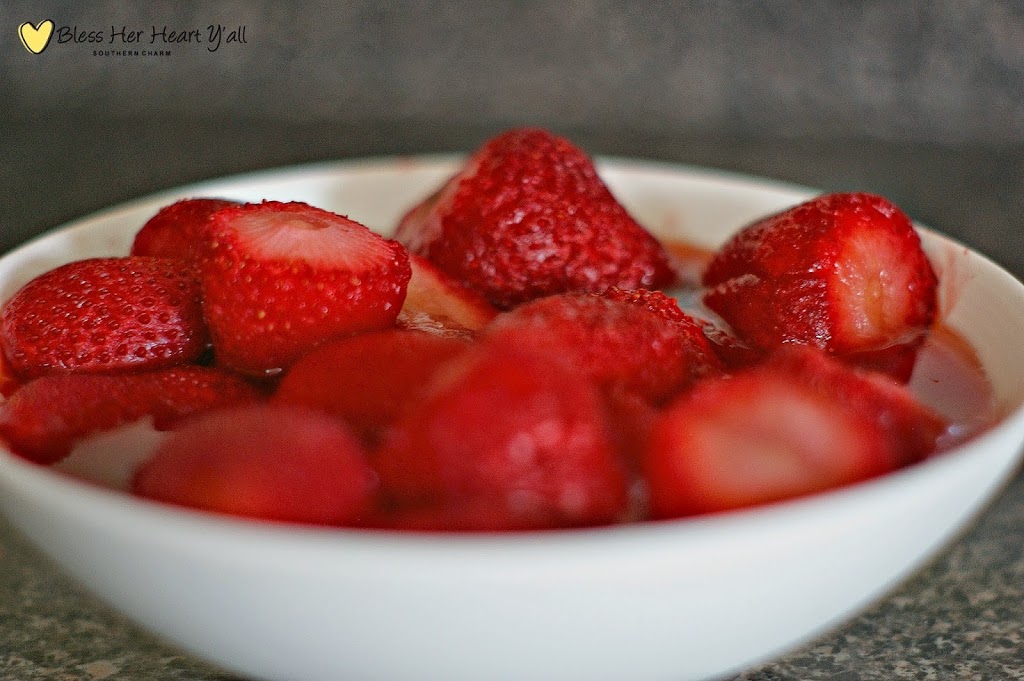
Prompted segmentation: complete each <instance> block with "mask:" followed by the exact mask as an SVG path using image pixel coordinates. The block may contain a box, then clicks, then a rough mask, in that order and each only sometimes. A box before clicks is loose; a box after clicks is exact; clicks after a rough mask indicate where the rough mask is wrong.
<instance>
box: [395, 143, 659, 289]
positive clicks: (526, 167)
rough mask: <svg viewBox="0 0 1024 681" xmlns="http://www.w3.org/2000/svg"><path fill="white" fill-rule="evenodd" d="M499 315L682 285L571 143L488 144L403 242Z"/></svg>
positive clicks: (404, 232) (405, 225) (420, 210)
mask: <svg viewBox="0 0 1024 681" xmlns="http://www.w3.org/2000/svg"><path fill="white" fill-rule="evenodd" d="M396 238H397V239H398V240H399V241H401V242H402V243H403V244H405V246H406V247H407V248H408V249H409V250H410V251H411V252H413V253H417V254H419V255H422V256H424V257H426V258H428V259H429V260H430V261H431V262H433V263H434V264H435V265H437V267H438V268H439V269H441V270H442V271H444V272H447V273H448V274H450V275H452V276H453V277H455V278H456V279H458V280H460V281H461V282H463V283H464V284H466V285H467V286H469V287H470V288H472V289H475V290H477V291H479V292H480V293H482V294H483V295H484V296H485V297H486V298H487V299H488V300H490V301H491V302H492V303H493V304H494V305H496V306H498V307H499V308H508V307H511V306H513V305H516V304H518V303H521V302H524V301H527V300H531V299H534V298H539V297H541V296H545V295H550V294H553V293H562V292H567V291H586V292H600V291H603V290H604V289H606V288H608V287H609V286H620V287H622V288H637V287H639V286H646V287H659V286H666V285H669V284H671V283H673V282H674V281H675V273H674V271H673V268H672V264H671V262H670V258H669V256H668V254H667V253H666V252H665V250H664V248H662V246H661V244H660V243H658V241H657V240H656V239H654V237H652V236H651V235H650V234H649V233H648V232H647V231H646V230H645V229H644V228H643V227H641V226H640V225H639V224H638V223H637V222H636V221H635V220H634V219H633V218H632V217H630V215H629V214H628V213H627V212H626V210H625V209H624V208H623V207H622V206H621V204H619V203H618V201H616V200H615V198H614V197H613V196H612V194H611V192H610V191H609V190H608V188H607V186H605V184H604V182H603V181H602V180H601V178H600V177H598V174H597V171H596V170H595V168H594V164H593V162H592V161H591V160H590V158H588V157H587V156H586V154H584V153H583V152H582V151H581V150H579V149H578V148H576V147H575V146H573V145H572V144H571V143H570V142H569V141H567V140H565V139H563V138H560V137H556V136H554V135H552V134H550V133H548V132H546V131H543V130H537V129H532V128H527V129H519V130H511V131H509V132H506V133H504V134H502V135H499V136H498V137H495V138H494V139H492V140H490V141H488V142H487V143H486V144H485V145H484V146H483V147H482V148H481V149H479V150H478V151H477V152H476V153H475V154H474V155H473V156H472V158H471V159H470V160H469V162H468V163H467V164H466V165H465V167H464V168H463V169H462V171H461V172H460V173H459V174H458V175H456V176H455V177H454V178H452V179H451V180H450V181H449V182H448V183H447V184H446V185H445V186H444V187H443V188H442V189H441V190H440V191H439V192H437V193H436V194H435V195H434V196H432V197H430V198H429V199H427V200H426V201H425V202H424V203H423V204H421V205H419V206H417V207H415V208H413V209H412V210H411V211H410V212H409V213H408V214H407V215H406V217H405V218H404V219H403V220H402V221H401V224H400V225H399V227H398V232H397V237H396Z"/></svg>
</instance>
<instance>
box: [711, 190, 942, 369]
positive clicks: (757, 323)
mask: <svg viewBox="0 0 1024 681" xmlns="http://www.w3.org/2000/svg"><path fill="white" fill-rule="evenodd" d="M704 284H705V286H706V287H708V291H707V292H706V294H705V296H704V302H705V303H706V304H707V306H708V307H709V308H711V309H712V310H714V311H715V312H717V313H718V314H720V315H721V316H722V317H723V318H724V319H725V320H726V321H727V322H728V323H729V325H730V326H731V327H732V328H733V330H734V331H736V333H737V334H739V336H740V337H741V338H742V339H743V340H745V341H747V342H748V343H750V344H752V345H754V346H757V347H760V348H763V349H773V348H777V347H779V346H781V345H783V344H788V343H798V344H804V345H813V346H815V347H819V348H822V349H824V350H827V351H828V352H830V353H832V354H836V355H845V354H849V353H860V352H867V351H876V350H879V349H882V348H887V347H889V346H893V345H899V344H901V343H906V342H912V341H914V340H915V339H917V338H918V337H920V336H921V335H922V334H923V333H925V331H926V330H927V329H928V327H929V326H930V325H931V323H932V320H933V319H934V317H935V307H936V293H935V291H936V278H935V273H934V272H933V270H932V268H931V265H930V264H929V263H928V260H927V258H926V257H925V255H924V252H923V251H922V250H921V242H920V239H919V238H918V236H917V234H916V233H915V232H914V229H913V227H912V226H911V224H910V220H909V219H908V218H907V217H906V215H904V214H903V213H902V212H901V211H900V210H899V209H898V208H897V207H896V206H894V205H892V204H891V203H889V202H888V201H886V200H885V199H883V198H881V197H878V196H872V195H870V194H831V195H827V196H821V197H818V198H816V199H812V200H811V201H808V202H806V203H803V204H801V205H799V206H796V207H794V208H790V209H789V210H786V211H783V212H781V213H779V214H777V215H773V216H771V217H768V218H765V219H763V220H760V221H758V222H755V223H753V224H752V225H750V226H748V227H746V228H745V229H743V230H742V231H740V232H739V233H738V234H737V235H736V236H734V237H733V238H732V239H731V240H730V241H729V242H728V243H727V244H726V245H725V246H723V247H722V249H721V251H720V252H719V253H718V255H717V256H716V257H715V259H714V260H713V261H712V262H711V264H710V265H709V266H708V269H707V271H706V272H705V275H704Z"/></svg>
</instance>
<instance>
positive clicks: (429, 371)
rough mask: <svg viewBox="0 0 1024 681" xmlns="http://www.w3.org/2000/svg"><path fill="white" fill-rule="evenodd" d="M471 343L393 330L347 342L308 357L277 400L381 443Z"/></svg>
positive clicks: (294, 368)
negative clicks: (441, 370)
mask: <svg viewBox="0 0 1024 681" xmlns="http://www.w3.org/2000/svg"><path fill="white" fill-rule="evenodd" d="M468 348H469V341H468V340H466V339H463V338H459V337H453V336H442V335H438V334H433V333H427V332H425V331H409V330H399V329H391V330H387V331H377V332H372V333H364V334H359V335H356V336H351V337H349V338H342V339H339V340H336V341H332V342H330V343H327V344H325V345H322V346H320V347H318V348H316V349H315V350H313V351H311V352H310V353H309V354H307V355H304V356H303V357H302V358H301V359H300V360H299V361H297V362H296V363H295V364H294V365H292V367H291V368H290V369H289V370H288V372H287V373H286V374H285V376H284V378H283V379H282V380H281V382H280V384H279V385H278V387H277V391H276V392H275V394H274V398H273V400H274V401H275V402H277V403H282V404H292V405H299V406H304V407H308V408H311V409H317V410H322V411H324V412H327V413H330V414H333V415H335V416H337V417H339V418H341V419H343V420H344V421H345V422H346V423H348V424H349V426H351V427H352V428H353V429H354V430H355V432H357V433H358V434H359V435H361V436H362V437H363V438H364V439H366V440H368V441H376V440H377V439H378V438H379V437H380V434H381V433H382V432H383V431H384V429H385V428H387V427H388V426H390V425H391V423H392V422H393V421H394V420H395V419H396V418H397V416H398V414H399V413H400V412H401V411H402V409H403V408H405V407H407V406H408V405H410V404H413V403H414V402H415V401H416V400H417V399H418V398H419V396H420V393H422V391H423V390H424V388H425V386H426V385H427V383H428V382H429V380H430V378H431V377H432V376H433V375H434V373H435V372H437V371H438V369H439V368H441V367H442V366H443V365H444V364H445V362H447V361H449V360H451V359H452V358H453V357H455V356H456V355H458V354H460V353H462V352H464V351H465V350H467V349H468Z"/></svg>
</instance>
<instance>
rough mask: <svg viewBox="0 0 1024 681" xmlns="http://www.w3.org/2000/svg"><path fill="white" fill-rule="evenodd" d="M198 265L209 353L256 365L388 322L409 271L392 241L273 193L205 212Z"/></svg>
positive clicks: (281, 364)
mask: <svg viewBox="0 0 1024 681" xmlns="http://www.w3.org/2000/svg"><path fill="white" fill-rule="evenodd" d="M199 269H200V274H201V280H202V285H203V296H204V310H205V313H206V320H207V322H208V324H209V327H210V332H211V335H212V336H213V345H214V351H215V353H216V357H217V362H218V363H219V364H222V365H224V366H226V367H230V368H232V369H235V370H237V371H241V372H243V373H248V374H257V375H258V374H265V373H272V372H275V371H277V370H279V369H282V368H285V367H287V366H289V365H290V364H291V363H292V362H294V361H295V360H296V359H298V358H299V357H300V356H301V355H302V354H304V353H305V352H306V351H308V350H309V349H310V348H311V347H313V346H315V345H318V344H320V343H323V342H325V341H328V340H331V339H333V338H337V337H340V336H346V335H351V334H354V333H359V332H362V331H373V330H377V329H384V328H389V327H391V326H392V325H393V324H394V322H395V318H396V317H397V316H398V312H399V310H400V309H401V307H402V301H403V299H404V298H405V291H406V285H407V284H408V282H409V277H410V269H409V258H408V255H407V254H406V253H405V251H404V250H403V249H402V247H401V246H400V245H399V244H398V243H397V242H395V241H390V240H386V239H384V238H382V237H380V236H378V235H377V234H374V233H373V232H371V231H370V230H369V229H367V228H366V227H364V226H363V225H360V224H359V223H356V222H353V221H351V220H349V219H347V218H344V217H342V216H340V215H335V214H334V213H329V212H327V211H325V210H320V209H319V208H314V207H312V206H309V205H307V204H304V203H297V202H296V203H278V202H273V201H268V202H264V203H259V204H247V205H244V206H237V207H233V208H225V209H222V210H220V211H218V212H216V213H214V215H213V217H212V218H211V222H210V226H209V228H208V235H207V243H206V249H205V252H204V254H203V256H202V258H200V261H199Z"/></svg>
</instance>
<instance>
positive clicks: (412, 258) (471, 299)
mask: <svg viewBox="0 0 1024 681" xmlns="http://www.w3.org/2000/svg"><path fill="white" fill-rule="evenodd" d="M409 264H410V265H411V267H412V278H411V279H409V286H408V288H407V289H406V296H405V303H404V304H403V305H402V311H401V313H400V315H399V318H400V319H402V320H415V319H417V318H418V317H419V316H420V315H426V316H427V317H429V318H432V319H434V320H436V321H437V322H438V323H440V324H441V325H443V326H448V327H453V328H455V329H467V330H469V331H479V330H480V329H482V328H483V327H484V326H486V325H487V324H488V323H489V322H490V321H491V320H492V319H494V316H495V315H496V314H497V313H498V311H497V310H495V309H494V307H493V306H492V305H491V304H490V303H488V302H487V300H486V299H485V298H484V297H483V296H481V295H480V294H479V293H477V292H476V291H473V290H472V289H468V288H466V287H465V286H463V285H462V284H461V283H459V282H458V281H457V280H456V279H455V278H454V277H451V276H449V275H447V274H445V273H444V272H442V271H441V270H439V269H437V267H435V266H434V264H433V263H431V262H430V261H429V260H427V259H426V258H423V257H421V256H418V255H416V254H410V255H409Z"/></svg>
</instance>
